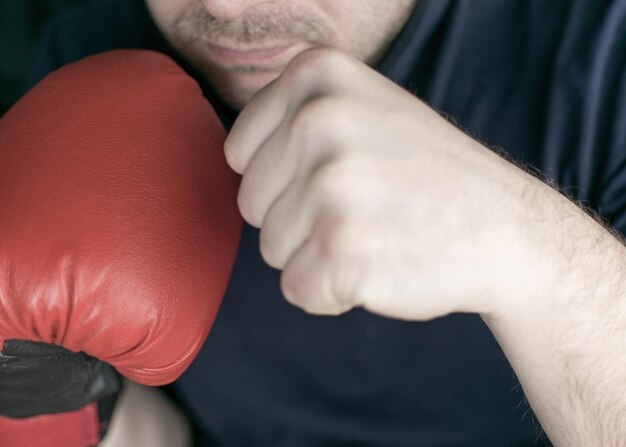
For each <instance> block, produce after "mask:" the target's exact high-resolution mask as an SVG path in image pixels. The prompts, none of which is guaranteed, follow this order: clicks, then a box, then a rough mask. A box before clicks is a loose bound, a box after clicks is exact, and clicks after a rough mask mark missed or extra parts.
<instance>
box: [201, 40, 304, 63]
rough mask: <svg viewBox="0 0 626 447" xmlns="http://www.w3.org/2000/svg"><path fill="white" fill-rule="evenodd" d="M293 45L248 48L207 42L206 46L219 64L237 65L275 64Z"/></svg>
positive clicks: (212, 57)
mask: <svg viewBox="0 0 626 447" xmlns="http://www.w3.org/2000/svg"><path fill="white" fill-rule="evenodd" d="M294 47H295V45H294V44H286V45H271V46H266V47H250V48H244V47H225V46H220V45H213V44H209V45H207V47H206V48H207V51H208V53H209V55H210V57H211V59H213V60H214V61H215V62H216V63H218V64H219V65H222V66H226V67H237V66H264V65H268V64H276V62H278V61H280V60H281V59H282V58H283V57H284V56H285V55H286V54H287V53H290V50H292V49H293V48H294Z"/></svg>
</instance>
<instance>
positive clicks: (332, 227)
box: [318, 215, 358, 261]
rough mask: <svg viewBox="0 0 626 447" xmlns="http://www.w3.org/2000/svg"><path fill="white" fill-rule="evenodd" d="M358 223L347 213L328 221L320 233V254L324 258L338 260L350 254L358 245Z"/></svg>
mask: <svg viewBox="0 0 626 447" xmlns="http://www.w3.org/2000/svg"><path fill="white" fill-rule="evenodd" d="M356 233H357V230H356V225H355V224H354V222H353V220H352V219H351V218H350V217H348V216H345V215H342V216H335V217H334V218H333V219H331V220H330V221H328V222H326V223H325V224H324V225H323V227H322V228H321V230H320V231H319V235H318V250H319V255H320V257H321V258H322V259H323V260H326V261H328V260H338V259H342V258H345V257H348V256H350V255H351V254H353V253H354V252H355V251H356V248H357V247H358V240H357V237H356Z"/></svg>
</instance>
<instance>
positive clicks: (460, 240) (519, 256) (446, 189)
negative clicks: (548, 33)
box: [226, 48, 538, 320]
mask: <svg viewBox="0 0 626 447" xmlns="http://www.w3.org/2000/svg"><path fill="white" fill-rule="evenodd" d="M226 157H227V160H228V162H229V164H230V166H231V167H232V168H233V169H234V170H236V171H237V172H239V173H241V174H243V180H242V184H241V188H240V192H239V207H240V210H241V212H242V214H243V216H244V218H245V219H246V220H247V221H248V222H249V223H250V224H252V225H254V226H257V227H260V228H261V241H260V245H261V251H262V254H263V256H264V259H265V260H266V261H267V262H268V263H269V264H270V265H271V266H273V267H276V268H278V269H281V270H283V273H282V280H281V282H282V289H283V292H284V294H285V296H286V298H287V299H288V300H289V301H290V302H292V303H293V304H295V305H297V306H300V307H302V308H304V309H305V310H306V311H308V312H311V313H323V314H338V313H341V312H345V311H347V310H349V309H351V308H353V307H355V306H363V307H365V308H366V309H368V310H370V311H372V312H375V313H379V314H383V315H386V316H390V317H394V318H402V319H419V320H421V319H429V318H434V317H438V316H443V315H446V314H448V313H451V312H481V313H483V314H492V313H497V311H498V309H500V308H503V307H504V306H507V303H506V302H504V301H503V299H511V298H513V296H512V295H514V294H513V293H511V284H515V283H520V284H524V283H529V281H527V280H526V279H525V277H527V276H529V275H535V274H536V272H537V269H536V268H535V267H534V266H537V263H536V262H529V259H530V257H529V255H527V253H528V252H529V248H528V247H527V246H526V245H527V242H528V241H523V240H522V239H521V238H520V235H521V234H522V233H523V231H522V228H521V226H520V223H519V222H520V216H521V214H522V213H523V212H526V210H525V209H524V207H523V203H521V200H517V199H518V198H520V199H521V197H522V196H523V195H524V188H525V187H526V184H527V183H528V182H529V181H530V182H532V180H529V179H531V178H530V176H528V175H527V174H525V173H524V172H523V171H522V170H520V169H518V168H516V167H515V166H513V165H511V164H510V163H508V162H506V161H505V160H503V159H501V158H500V157H499V156H497V155H496V154H494V153H492V152H491V151H489V150H488V149H486V148H485V147H483V146H481V145H480V144H479V143H477V142H475V141H474V140H472V139H471V138H469V137H468V136H466V135H465V134H464V133H463V132H461V131H460V130H458V129H457V128H455V127H454V126H453V125H452V124H450V123H449V122H448V121H447V120H445V119H444V118H442V117H441V116H440V115H439V114H437V113H436V112H435V111H433V110H431V109H430V108H429V107H427V106H426V105H425V104H423V103H422V102H421V101H419V100H418V99H417V98H415V97H414V96H413V95H411V94H410V93H408V92H406V91H404V90H403V89H401V88H400V87H398V86H397V85H395V84H393V83H392V82H391V81H389V80H387V79H385V78H384V77H382V76H381V75H380V74H378V73H376V72H375V71H373V70H372V69H370V68H369V67H367V66H366V65H364V64H363V63H361V62H359V61H357V60H355V59H352V58H350V57H349V56H346V55H344V54H342V53H340V52H338V51H336V50H333V49H327V48H318V49H314V50H310V51H308V52H305V53H303V54H301V55H300V56H299V57H297V58H296V59H294V61H292V63H291V64H290V65H289V66H288V67H287V68H286V70H285V71H284V72H283V74H282V75H281V76H280V77H279V78H278V79H276V80H275V81H274V82H272V83H271V84H270V85H268V86H267V87H266V88H264V89H263V90H262V91H261V92H260V93H259V94H258V95H257V96H256V97H255V98H254V99H253V100H252V102H251V103H250V104H249V105H248V106H247V107H246V108H245V109H244V110H243V111H242V113H241V115H240V117H239V119H238V120H237V122H236V123H235V125H234V127H233V129H232V132H231V133H230V135H229V137H228V139H227V141H226ZM537 183H538V182H537Z"/></svg>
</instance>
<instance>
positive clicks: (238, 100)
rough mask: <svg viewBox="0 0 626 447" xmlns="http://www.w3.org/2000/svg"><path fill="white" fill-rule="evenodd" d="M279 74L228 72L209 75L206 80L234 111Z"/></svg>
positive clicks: (251, 70)
mask: <svg viewBox="0 0 626 447" xmlns="http://www.w3.org/2000/svg"><path fill="white" fill-rule="evenodd" d="M279 74H280V69H275V70H254V69H250V70H245V69H242V70H236V71H235V70H229V71H224V72H219V73H209V74H208V76H207V77H208V79H209V81H210V82H211V84H212V85H213V86H214V88H215V90H216V92H217V94H218V95H219V96H220V98H221V99H222V100H223V101H224V102H226V104H228V105H229V106H230V107H232V108H234V109H235V110H241V109H243V108H244V107H245V105H246V104H248V103H249V102H250V101H251V100H252V98H253V97H254V95H256V94H257V93H258V92H259V91H260V90H261V89H262V88H263V87H265V86H266V85H267V84H269V83H270V82H272V81H273V80H274V79H276V78H277V77H278V75H279Z"/></svg>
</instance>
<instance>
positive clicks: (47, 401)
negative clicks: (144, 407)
mask: <svg viewBox="0 0 626 447" xmlns="http://www.w3.org/2000/svg"><path fill="white" fill-rule="evenodd" d="M121 388H122V379H121V377H120V375H119V374H118V373H117V371H115V369H114V368H113V367H112V366H111V365H109V364H107V363H104V362H102V361H100V360H98V359H96V358H94V357H90V356H88V355H86V354H84V353H82V352H72V351H69V350H67V349H65V348H63V347H61V346H57V345H51V344H47V343H37V342H30V341H22V340H6V341H5V342H4V349H3V350H2V351H1V352H0V416H6V417H11V418H28V417H32V416H37V415H42V414H58V413H65V412H68V411H73V410H77V409H79V408H82V407H84V406H85V405H87V404H89V403H91V402H97V404H98V418H99V421H100V427H102V428H103V431H105V430H106V427H107V426H108V422H109V420H110V418H111V414H112V412H113V407H114V406H115V402H116V400H117V396H118V395H119V393H120V391H121ZM103 434H104V433H103Z"/></svg>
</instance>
